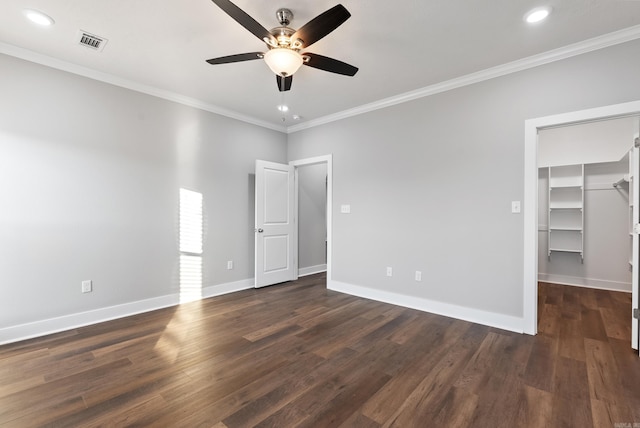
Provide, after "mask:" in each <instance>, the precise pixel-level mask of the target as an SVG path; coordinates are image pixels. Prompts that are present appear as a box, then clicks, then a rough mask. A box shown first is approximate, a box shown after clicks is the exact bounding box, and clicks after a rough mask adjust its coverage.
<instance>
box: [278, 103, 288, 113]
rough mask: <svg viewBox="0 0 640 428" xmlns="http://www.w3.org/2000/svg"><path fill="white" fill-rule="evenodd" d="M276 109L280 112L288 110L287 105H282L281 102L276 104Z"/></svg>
mask: <svg viewBox="0 0 640 428" xmlns="http://www.w3.org/2000/svg"><path fill="white" fill-rule="evenodd" d="M278 110H280V111H281V112H283V113H284V112H285V111H289V107H288V106H286V105H284V104H282V105H279V106H278Z"/></svg>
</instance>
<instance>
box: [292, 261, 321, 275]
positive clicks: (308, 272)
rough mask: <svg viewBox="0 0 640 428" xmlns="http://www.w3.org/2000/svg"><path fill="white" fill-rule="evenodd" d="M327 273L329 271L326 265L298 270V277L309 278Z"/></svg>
mask: <svg viewBox="0 0 640 428" xmlns="http://www.w3.org/2000/svg"><path fill="white" fill-rule="evenodd" d="M326 271H327V265H326V264H323V265H315V266H309V267H303V268H300V269H298V276H308V275H313V274H316V273H320V272H326Z"/></svg>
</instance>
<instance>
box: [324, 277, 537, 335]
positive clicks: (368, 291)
mask: <svg viewBox="0 0 640 428" xmlns="http://www.w3.org/2000/svg"><path fill="white" fill-rule="evenodd" d="M327 288H328V289H329V290H334V291H339V292H341V293H347V294H351V295H354V296H358V297H364V298H365V299H371V300H377V301H379V302H384V303H390V304H392V305H398V306H404V307H406V308H411V309H417V310H419V311H423V312H429V313H433V314H437V315H443V316H446V317H451V318H456V319H460V320H464V321H469V322H473V323H476V324H483V325H487V326H490V327H496V328H499V329H502V330H509V331H514V332H516V333H523V331H524V319H523V318H521V317H514V316H511V315H504V314H498V313H495V312H487V311H483V310H480V309H473V308H466V307H463V306H458V305H453V304H450V303H443V302H438V301H435V300H428V299H422V298H419V297H413V296H406V295H404V294H397V293H392V292H389V291H383V290H376V289H373V288H368V287H362V286H359V285H352V284H346V283H343V282H338V281H327Z"/></svg>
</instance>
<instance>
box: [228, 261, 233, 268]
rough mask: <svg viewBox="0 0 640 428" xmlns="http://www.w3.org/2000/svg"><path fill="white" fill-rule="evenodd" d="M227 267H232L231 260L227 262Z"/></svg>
mask: <svg viewBox="0 0 640 428" xmlns="http://www.w3.org/2000/svg"><path fill="white" fill-rule="evenodd" d="M227 269H233V260H229V261H228V262H227Z"/></svg>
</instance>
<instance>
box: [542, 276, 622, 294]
mask: <svg viewBox="0 0 640 428" xmlns="http://www.w3.org/2000/svg"><path fill="white" fill-rule="evenodd" d="M538 281H541V282H551V283H553V284H561V285H573V286H576V287H586V288H597V289H599V290H608V291H624V292H626V293H631V283H630V282H619V281H607V280H604V279H594V278H582V277H579V276H568V275H556V274H552V273H538Z"/></svg>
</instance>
